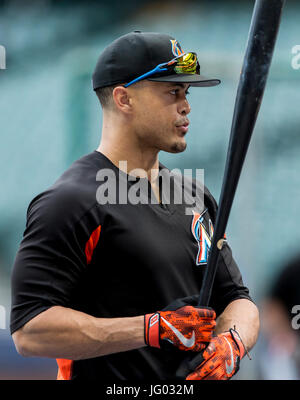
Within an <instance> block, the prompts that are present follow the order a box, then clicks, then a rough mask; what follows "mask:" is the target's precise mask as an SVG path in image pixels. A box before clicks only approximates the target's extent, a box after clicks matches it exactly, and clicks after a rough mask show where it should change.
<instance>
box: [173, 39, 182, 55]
mask: <svg viewBox="0 0 300 400" xmlns="http://www.w3.org/2000/svg"><path fill="white" fill-rule="evenodd" d="M170 42H171V45H172V53H173V54H174V56H175V57H178V56H181V55H182V54H184V51H183V50H182V48H181V46H180V44H179V43H178V42H177V40H175V39H170Z"/></svg>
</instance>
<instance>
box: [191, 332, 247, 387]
mask: <svg viewBox="0 0 300 400" xmlns="http://www.w3.org/2000/svg"><path fill="white" fill-rule="evenodd" d="M245 353H246V351H245V347H244V345H243V342H242V340H241V338H240V336H239V334H238V332H237V331H236V330H235V329H230V330H229V332H225V333H221V334H220V335H218V336H216V337H214V338H212V340H211V342H210V343H209V345H208V346H207V348H206V349H205V350H204V351H203V352H202V354H201V355H200V354H199V356H200V357H199V359H198V363H199V364H198V366H197V367H196V368H195V370H194V371H193V372H192V373H190V374H189V375H188V376H187V377H186V380H227V379H230V378H232V376H233V375H234V374H236V373H237V371H238V370H239V366H240V360H241V359H242V358H243V357H244V355H245ZM201 357H202V358H201ZM195 362H197V360H195V359H194V360H193V363H194V364H195Z"/></svg>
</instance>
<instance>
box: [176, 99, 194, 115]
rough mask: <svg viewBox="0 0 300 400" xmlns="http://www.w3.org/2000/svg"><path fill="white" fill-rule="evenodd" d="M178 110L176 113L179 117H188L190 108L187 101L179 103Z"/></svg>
mask: <svg viewBox="0 0 300 400" xmlns="http://www.w3.org/2000/svg"><path fill="white" fill-rule="evenodd" d="M178 108H179V109H178V112H179V114H181V115H188V114H189V113H190V112H191V106H190V104H189V102H188V101H187V99H185V100H184V101H182V102H180V104H179V106H178Z"/></svg>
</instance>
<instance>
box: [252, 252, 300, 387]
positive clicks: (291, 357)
mask: <svg viewBox="0 0 300 400" xmlns="http://www.w3.org/2000/svg"><path fill="white" fill-rule="evenodd" d="M299 282H300V255H298V256H296V257H295V258H293V259H292V260H290V261H289V262H288V263H287V264H286V265H285V266H284V267H283V268H282V269H281V271H280V272H279V273H278V274H277V277H276V278H275V280H274V281H273V284H272V286H271V287H270V289H269V291H268V295H267V296H266V298H265V299H264V300H263V302H262V306H261V311H262V312H261V323H262V341H261V344H260V347H261V349H260V357H259V359H260V372H261V378H262V379H283V380H286V379H287V380H290V379H293V380H294V379H295V380H296V379H300V315H299V313H300V290H299ZM297 306H298V307H297Z"/></svg>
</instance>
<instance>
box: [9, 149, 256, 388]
mask: <svg viewBox="0 0 300 400" xmlns="http://www.w3.org/2000/svg"><path fill="white" fill-rule="evenodd" d="M104 169H105V170H110V171H112V172H113V173H115V176H116V178H117V181H118V179H119V178H118V176H120V173H121V174H122V176H123V177H124V176H126V178H127V177H128V175H126V174H125V173H122V172H121V170H119V168H118V167H117V166H115V165H114V164H113V163H112V162H111V161H110V160H109V159H108V158H107V157H105V156H104V155H103V154H102V153H99V152H97V151H94V152H92V153H91V154H88V155H86V156H84V157H82V158H81V159H79V160H77V161H76V162H74V163H73V164H72V165H71V167H70V168H69V169H68V170H67V171H66V172H65V173H64V174H63V175H62V176H61V177H60V178H59V179H58V180H57V181H56V182H55V183H54V185H53V186H51V187H50V188H49V189H48V190H46V191H45V192H43V193H41V194H40V195H38V196H37V197H35V198H34V199H33V201H32V202H31V203H30V205H29V207H28V212H27V223H26V229H25V232H24V237H23V240H22V242H21V244H20V248H19V250H18V253H17V256H16V259H15V264H14V268H13V274H12V310H11V332H12V333H13V332H15V331H16V330H18V329H19V328H20V327H22V326H23V325H24V324H25V323H26V322H28V321H29V320H30V319H32V318H33V317H35V316H36V315H38V314H39V313H41V312H43V311H45V310H46V309H48V308H50V307H52V306H55V305H59V306H63V307H68V308H72V309H75V310H79V311H82V312H85V313H87V314H89V315H92V316H95V317H103V318H114V317H133V316H138V315H143V314H146V313H153V312H155V311H158V310H161V309H162V308H164V307H166V306H167V305H168V304H169V303H171V302H172V301H174V300H175V299H177V298H180V297H186V296H190V295H195V294H197V293H199V290H200V287H201V283H202V279H203V274H204V271H205V266H206V263H207V256H208V252H209V246H210V243H211V236H212V233H213V223H214V221H215V217H216V211H217V205H216V202H215V200H214V199H213V197H212V196H211V194H210V193H209V191H208V190H207V189H206V188H205V191H204V207H203V209H202V210H198V211H195V212H193V213H192V215H187V213H186V208H185V205H184V204H183V203H181V204H177V202H175V201H174V198H173V201H172V199H171V201H170V202H169V204H164V203H162V204H160V203H157V204H152V203H151V202H148V204H142V202H141V203H139V204H120V202H117V203H116V204H111V203H109V204H99V200H98V197H97V193H98V194H99V188H100V189H101V185H104V182H102V183H100V182H99V179H97V176H98V175H97V174H99V171H103V170H104ZM162 169H165V167H164V166H163V165H161V164H160V170H162ZM166 170H167V169H166ZM145 180H146V179H145ZM146 181H147V182H148V180H146ZM127 183H128V186H127V190H130V188H132V185H133V184H134V182H133V181H132V182H131V181H129V179H127ZM148 183H149V182H148ZM149 186H150V188H151V185H150V183H149ZM172 190H173V192H174V190H175V189H174V188H173V189H172ZM172 190H171V192H172ZM147 195H149V193H148V194H147ZM171 197H172V196H171ZM239 298H246V299H250V300H251V298H250V296H249V291H248V289H247V288H246V287H245V286H244V284H243V281H242V277H241V274H240V271H239V269H238V267H237V265H236V263H235V261H234V259H233V258H232V254H231V250H230V247H229V246H228V244H225V245H224V247H223V249H222V251H221V256H220V257H219V265H218V270H217V274H216V278H215V283H214V287H213V291H212V297H211V303H210V306H211V307H213V308H214V309H215V311H216V313H217V315H219V314H220V313H221V312H222V311H223V310H224V309H225V307H226V306H227V305H228V304H229V303H230V302H231V301H233V300H235V299H239ZM70 340H72V338H70ZM184 357H185V352H179V351H176V352H174V353H173V352H169V351H163V350H160V349H157V348H150V347H143V348H141V349H137V350H132V351H126V352H122V353H116V354H111V355H107V356H102V357H96V358H91V359H86V360H78V361H69V360H58V364H59V367H60V369H59V376H60V377H61V378H64V379H102V380H103V381H105V380H116V379H117V380H118V379H121V380H124V379H143V378H147V379H169V378H174V373H175V371H176V368H177V366H178V365H179V363H180V361H181V360H182V359H183V358H184Z"/></svg>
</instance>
